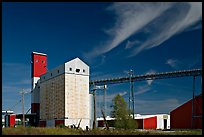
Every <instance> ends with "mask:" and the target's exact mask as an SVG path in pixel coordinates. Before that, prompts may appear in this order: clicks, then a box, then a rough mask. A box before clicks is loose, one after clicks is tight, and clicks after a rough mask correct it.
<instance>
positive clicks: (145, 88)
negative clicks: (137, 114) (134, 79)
mask: <svg viewBox="0 0 204 137" xmlns="http://www.w3.org/2000/svg"><path fill="white" fill-rule="evenodd" d="M150 90H151V87H149V86H148V85H145V86H139V87H138V89H137V92H135V95H140V94H144V93H145V92H147V91H150Z"/></svg>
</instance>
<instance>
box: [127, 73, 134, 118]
mask: <svg viewBox="0 0 204 137" xmlns="http://www.w3.org/2000/svg"><path fill="white" fill-rule="evenodd" d="M128 74H129V76H130V92H129V110H131V105H130V103H131V101H132V111H133V112H132V113H133V119H134V113H135V111H134V91H133V81H132V76H133V70H132V69H131V70H130V71H129V72H128ZM131 96H132V98H131ZM129 115H130V114H129Z"/></svg>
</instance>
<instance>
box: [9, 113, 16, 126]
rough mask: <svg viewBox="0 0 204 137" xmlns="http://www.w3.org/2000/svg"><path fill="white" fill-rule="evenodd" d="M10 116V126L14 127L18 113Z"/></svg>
mask: <svg viewBox="0 0 204 137" xmlns="http://www.w3.org/2000/svg"><path fill="white" fill-rule="evenodd" d="M9 117H10V121H9V122H10V127H14V125H15V123H16V121H15V119H16V115H10V116H9Z"/></svg>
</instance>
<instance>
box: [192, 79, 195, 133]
mask: <svg viewBox="0 0 204 137" xmlns="http://www.w3.org/2000/svg"><path fill="white" fill-rule="evenodd" d="M194 92H195V76H193V98H192V120H191V121H192V123H191V128H192V129H193V128H194V98H195V93H194Z"/></svg>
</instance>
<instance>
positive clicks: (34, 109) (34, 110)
mask: <svg viewBox="0 0 204 137" xmlns="http://www.w3.org/2000/svg"><path fill="white" fill-rule="evenodd" d="M39 110H40V103H32V104H31V113H39Z"/></svg>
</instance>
